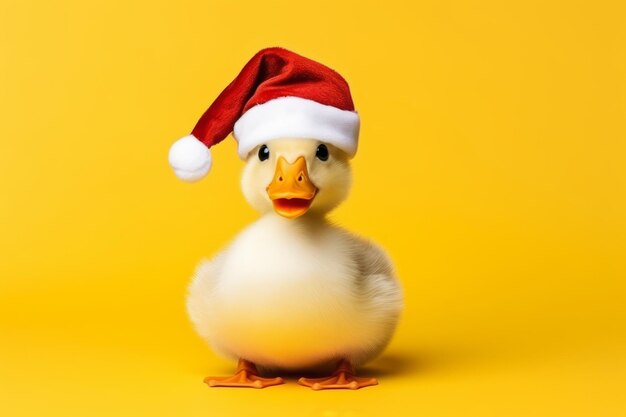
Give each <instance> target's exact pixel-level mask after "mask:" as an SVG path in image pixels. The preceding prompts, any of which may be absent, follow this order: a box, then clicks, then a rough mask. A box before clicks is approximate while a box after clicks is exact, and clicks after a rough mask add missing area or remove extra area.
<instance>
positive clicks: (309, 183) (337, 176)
mask: <svg viewBox="0 0 626 417" xmlns="http://www.w3.org/2000/svg"><path fill="white" fill-rule="evenodd" d="M351 183H352V173H351V169H350V163H349V157H348V155H347V154H346V153H345V152H344V151H342V150H340V149H339V148H337V147H335V146H333V145H331V144H328V143H324V142H322V141H319V140H316V139H297V140H296V139H274V140H271V141H268V142H267V143H265V144H262V145H260V146H257V147H256V148H255V149H253V150H252V151H251V152H250V153H249V154H248V156H247V158H246V166H245V168H244V171H243V176H242V181H241V187H242V190H243V194H244V196H245V197H246V200H247V201H248V202H249V203H250V205H251V206H252V207H254V208H255V209H256V210H258V211H259V212H260V213H262V214H265V213H268V212H274V213H276V214H278V215H280V216H282V217H285V218H288V219H295V218H298V217H300V216H303V215H305V214H306V215H310V216H323V215H325V214H326V213H328V212H329V211H331V210H332V209H333V208H335V207H336V206H337V205H339V204H340V203H341V202H342V201H343V200H344V199H345V198H346V197H347V195H348V192H349V191H350V186H351Z"/></svg>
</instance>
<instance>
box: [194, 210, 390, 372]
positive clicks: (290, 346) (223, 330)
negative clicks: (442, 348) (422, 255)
mask: <svg viewBox="0 0 626 417" xmlns="http://www.w3.org/2000/svg"><path fill="white" fill-rule="evenodd" d="M401 308H402V293H401V288H400V285H399V283H398V281H397V279H396V277H395V274H394V272H393V267H392V265H391V263H390V261H389V259H388V257H387V255H386V254H385V253H384V252H383V251H382V250H381V249H380V248H379V247H378V246H376V245H374V244H372V243H370V242H368V241H366V240H364V239H362V238H360V237H357V236H355V235H352V234H350V233H349V232H347V231H345V230H343V229H341V228H339V227H337V226H335V225H332V224H331V223H329V222H328V221H327V220H326V219H325V217H323V216H320V217H318V216H314V215H311V216H309V215H305V216H302V217H300V218H297V219H286V218H284V217H281V216H279V215H276V214H274V213H271V212H270V213H267V214H265V215H264V216H262V217H261V218H260V219H259V220H258V221H256V222H255V223H253V224H252V225H250V226H249V227H248V228H247V229H245V230H244V231H243V232H241V233H240V234H239V236H237V237H236V238H235V240H234V241H233V242H232V243H231V244H230V245H229V246H228V247H227V248H226V249H225V250H223V251H222V252H221V253H219V254H218V255H217V256H216V257H215V258H214V259H213V260H211V261H203V262H202V263H200V265H199V266H198V268H197V270H196V273H195V275H194V278H193V280H192V282H191V285H190V287H189V293H188V298H187V309H188V312H189V316H190V318H191V321H192V322H193V324H194V326H195V328H196V330H197V332H198V333H199V334H200V336H201V337H202V338H203V339H204V340H205V341H206V342H208V343H209V344H210V345H211V346H212V347H213V349H214V350H216V351H218V352H221V353H222V354H224V355H226V356H228V357H233V358H240V359H241V358H243V359H245V360H248V361H250V362H253V363H255V364H257V365H258V366H259V367H262V368H269V369H285V370H303V369H312V368H319V367H323V366H324V365H327V364H330V363H333V362H336V361H337V360H340V359H345V360H348V361H349V362H350V363H352V364H354V365H359V364H363V363H365V362H367V361H368V360H370V359H372V358H373V357H375V356H376V355H378V354H379V353H380V352H381V351H382V349H383V348H384V347H385V346H386V344H387V343H388V341H389V340H390V338H391V336H392V334H393V331H394V330H395V327H396V324H397V321H398V316H399V314H400V311H401Z"/></svg>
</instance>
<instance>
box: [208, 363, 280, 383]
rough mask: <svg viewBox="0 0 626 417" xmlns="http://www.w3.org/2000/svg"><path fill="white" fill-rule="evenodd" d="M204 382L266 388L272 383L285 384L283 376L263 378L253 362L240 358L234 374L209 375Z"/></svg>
mask: <svg viewBox="0 0 626 417" xmlns="http://www.w3.org/2000/svg"><path fill="white" fill-rule="evenodd" d="M204 382H205V383H206V384H208V385H209V386H210V387H243V388H265V387H271V386H272V385H280V384H284V383H285V381H283V379H282V378H280V377H278V378H263V377H261V376H259V371H258V370H257V369H256V366H255V365H254V364H253V363H252V362H248V361H247V360H245V359H239V363H238V364H237V371H236V372H235V375H233V376H207V377H206V378H204Z"/></svg>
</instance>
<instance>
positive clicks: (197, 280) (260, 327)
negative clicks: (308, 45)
mask: <svg viewBox="0 0 626 417" xmlns="http://www.w3.org/2000/svg"><path fill="white" fill-rule="evenodd" d="M255 61H256V62H255ZM247 67H252V68H248V70H246V68H244V70H243V71H242V73H241V74H240V76H239V77H238V78H237V79H236V80H235V81H233V83H231V85H230V86H229V87H228V88H227V89H226V90H225V93H222V95H221V96H220V98H222V101H224V96H225V95H226V96H229V97H230V96H231V95H232V94H233V91H232V90H236V91H239V90H245V92H246V93H247V94H240V95H237V94H235V96H237V97H235V99H237V98H238V99H241V97H244V98H243V99H242V100H244V101H245V102H246V103H248V102H249V101H250V100H253V101H255V98H258V97H259V96H261V99H259V100H258V101H259V102H255V103H253V104H252V105H250V106H249V108H247V109H246V105H245V104H244V105H243V106H241V109H240V110H239V111H235V112H234V114H235V115H234V116H233V117H232V118H231V119H229V120H230V121H232V123H233V126H234V127H233V128H234V132H235V137H236V138H237V140H238V143H239V153H240V156H241V157H242V158H243V159H244V160H245V161H246V166H245V169H244V171H243V178H242V190H243V193H244V195H245V197H246V199H247V201H248V202H249V203H250V205H252V207H254V208H255V209H256V210H258V211H259V213H260V214H261V217H260V219H259V220H257V221H256V222H255V223H253V224H252V225H250V226H249V227H248V228H246V229H245V230H244V231H243V232H241V233H240V234H239V235H238V236H237V237H236V238H235V239H234V241H233V242H231V244H230V245H229V246H228V247H226V248H225V249H224V250H223V251H222V252H221V253H219V254H218V255H217V256H215V258H214V259H212V260H210V261H204V262H202V263H201V264H200V265H199V266H198V268H197V270H196V273H195V275H194V277H193V280H192V283H191V285H190V287H189V295H188V299H187V308H188V312H189V316H190V318H191V321H192V322H193V324H194V326H195V328H196V330H197V332H198V333H199V334H200V336H201V337H202V338H203V339H204V340H206V341H207V342H208V343H209V344H210V345H211V346H212V347H213V349H215V350H216V351H218V352H220V353H222V354H224V355H226V356H228V357H232V358H235V359H238V360H239V365H238V367H237V371H236V373H235V375H234V376H231V377H207V378H206V380H205V381H206V382H207V383H208V384H209V385H210V386H239V387H242V386H243V387H253V388H263V387H267V386H272V385H278V384H282V383H283V382H284V381H283V379H282V378H280V377H273V378H267V377H263V376H261V375H260V372H259V370H258V369H259V368H261V369H263V370H264V371H266V372H279V371H281V370H286V371H290V372H294V371H296V372H298V371H300V372H305V371H307V370H311V369H320V368H321V367H322V368H323V367H325V366H328V365H330V364H332V365H335V370H334V372H333V373H332V375H330V376H329V377H325V378H300V380H299V381H298V382H299V383H300V384H302V385H305V386H308V387H311V388H313V389H315V390H318V389H328V388H348V389H357V388H361V387H366V386H370V385H375V384H377V383H378V382H377V381H376V379H374V378H363V377H357V376H356V375H355V368H354V367H355V366H358V365H361V364H363V363H365V362H367V361H368V360H370V359H372V358H374V357H375V356H376V355H378V354H379V353H380V352H381V351H382V350H383V349H384V347H385V346H386V344H387V343H388V342H389V340H390V338H391V336H392V334H393V332H394V330H395V327H396V324H397V321H398V317H399V314H400V311H401V309H402V292H401V288H400V285H399V282H398V280H397V279H396V277H395V275H394V272H393V267H392V265H391V262H390V260H389V258H388V257H387V255H386V254H385V253H384V252H383V250H382V249H380V248H379V247H378V246H376V245H374V244H373V243H371V242H369V241H366V240H364V239H362V238H360V237H357V236H355V235H353V234H351V233H349V232H347V231H345V230H343V229H341V228H339V227H337V226H335V225H333V224H331V223H330V222H329V221H328V220H327V218H326V215H327V214H328V213H329V212H330V211H331V210H332V209H333V208H335V207H336V206H337V205H338V204H340V203H341V202H342V201H343V200H344V199H345V198H346V196H347V194H348V192H349V190H350V186H351V168H350V163H349V160H350V158H351V157H352V156H353V155H354V153H355V152H356V138H357V135H358V123H359V120H358V115H357V114H356V112H355V111H354V109H353V108H350V106H351V105H352V101H351V98H350V95H349V90H348V89H347V84H346V83H345V81H343V79H342V78H341V77H340V76H339V75H338V74H337V73H335V72H334V71H332V70H330V69H328V68H327V67H324V66H322V65H321V64H318V63H316V62H315V61H311V60H308V59H306V58H304V57H301V56H299V55H296V54H294V53H292V52H289V51H286V50H284V49H279V48H271V49H266V50H263V51H261V52H259V54H257V55H256V56H255V58H253V59H252V60H251V62H250V63H248V65H247ZM249 73H253V74H255V75H257V77H256V79H255V80H254V82H253V83H252V86H251V87H250V86H246V88H242V87H237V85H238V84H242V83H243V84H247V83H249V82H250V81H249V77H251V74H249ZM259 74H261V75H262V77H259ZM241 77H243V78H244V80H240V78H241ZM277 78H282V79H280V80H277ZM329 78H330V82H329V81H328V79H329ZM294 80H296V81H298V82H300V83H301V84H302V83H303V82H305V81H307V80H309V81H311V80H313V81H312V84H314V87H316V88H315V92H318V93H319V91H322V92H323V93H324V94H322V96H323V97H322V99H323V100H322V99H320V98H319V97H320V95H319V94H318V95H316V94H315V92H314V93H312V95H307V94H308V93H307V92H306V91H305V92H304V93H303V91H304V90H306V87H309V88H310V87H311V86H310V85H308V86H307V85H305V86H303V85H296V88H295V89H294V84H297V83H295V82H294ZM320 80H322V82H320ZM339 81H343V82H339ZM309 84H310V83H309ZM327 84H330V85H327ZM233 85H235V87H237V88H234V87H232V86H233ZM268 86H271V87H273V88H275V89H279V90H280V92H278V93H276V91H274V90H272V91H270V93H274V94H277V95H278V96H277V97H273V96H272V94H270V97H269V99H268V97H266V96H264V94H266V93H267V91H266V90H265V88H267V87H268ZM229 88H230V89H231V91H229ZM324 88H326V90H325V89H324ZM250 90H252V93H250ZM294 91H295V93H297V96H294V94H295V93H294ZM330 93H332V94H330ZM346 94H347V97H348V99H347V100H346ZM336 96H339V98H340V100H339V101H337V99H334V100H335V101H333V97H336ZM220 98H218V100H216V103H217V102H218V101H220ZM329 98H330V99H329ZM235 99H232V101H236V100H235ZM329 100H330V103H329ZM342 100H343V102H342ZM345 101H349V104H350V106H347V105H345ZM229 103H230V101H229ZM222 105H224V103H222ZM214 106H215V103H214V105H213V106H211V108H209V110H208V111H207V112H206V113H205V115H204V116H203V118H202V119H201V120H200V122H199V123H198V126H200V128H199V127H198V126H196V129H194V132H193V134H192V135H190V136H187V137H185V138H183V139H181V140H179V141H178V142H177V143H176V144H175V145H174V146H173V147H172V150H171V151H170V162H171V163H172V165H173V166H174V169H175V170H176V172H177V174H178V175H179V176H180V177H181V178H183V179H197V178H198V177H201V176H203V175H204V174H205V173H206V172H207V171H208V169H205V168H206V166H207V165H208V167H209V168H210V154H209V153H208V146H211V145H213V144H214V143H217V142H218V141H219V140H221V139H223V137H221V138H219V136H221V135H224V136H225V135H227V134H228V133H229V131H228V132H226V133H225V134H224V131H225V130H227V128H223V129H221V132H219V134H218V135H217V136H215V137H218V139H215V137H213V138H212V137H211V135H208V136H207V134H206V132H207V131H208V130H210V129H208V128H206V124H207V123H209V122H213V123H214V125H215V117H216V116H215V115H216V114H219V112H218V111H217V110H216V109H213V107H214ZM346 107H347V108H346ZM312 113H313V114H312ZM207 114H208V117H209V118H210V120H207V119H205V117H207ZM228 123H229V122H226V124H228ZM209 124H210V123H209ZM218 125H219V123H218ZM213 129H216V128H215V126H213ZM268 132H269V133H268ZM201 147H202V148H201ZM185 152H192V154H193V155H189V154H186V155H185ZM198 155H200V157H198ZM257 366H258V368H257Z"/></svg>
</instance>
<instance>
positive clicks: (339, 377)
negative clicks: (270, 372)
mask: <svg viewBox="0 0 626 417" xmlns="http://www.w3.org/2000/svg"><path fill="white" fill-rule="evenodd" d="M298 384H300V385H304V386H305V387H310V388H312V389H314V390H316V391H318V390H322V389H359V388H363V387H369V386H371V385H378V381H377V380H376V378H360V377H357V376H354V368H352V365H351V364H350V362H348V361H347V360H342V361H340V362H339V363H338V364H337V369H336V370H335V372H333V374H332V375H331V376H329V377H326V378H300V379H299V380H298Z"/></svg>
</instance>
